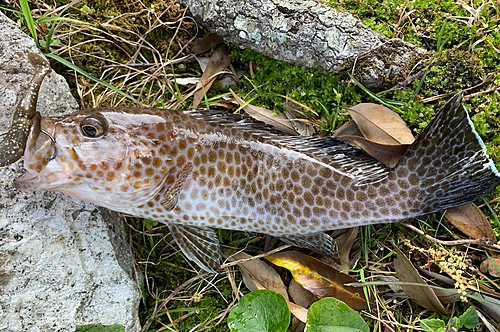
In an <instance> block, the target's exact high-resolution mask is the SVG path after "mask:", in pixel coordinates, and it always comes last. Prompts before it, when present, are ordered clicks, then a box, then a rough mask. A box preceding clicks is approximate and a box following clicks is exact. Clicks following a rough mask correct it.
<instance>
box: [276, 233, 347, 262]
mask: <svg viewBox="0 0 500 332" xmlns="http://www.w3.org/2000/svg"><path fill="white" fill-rule="evenodd" d="M280 239H281V240H282V241H283V242H285V243H287V244H291V245H292V246H296V247H300V248H304V249H309V250H312V251H314V252H317V253H318V254H321V255H325V256H328V257H331V258H336V257H337V256H338V247H337V243H336V242H335V240H334V239H333V238H332V237H331V236H330V235H328V234H326V233H323V232H319V233H314V234H309V235H287V236H286V237H281V238H280Z"/></svg>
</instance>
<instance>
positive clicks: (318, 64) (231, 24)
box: [179, 0, 426, 88]
mask: <svg viewBox="0 0 500 332" xmlns="http://www.w3.org/2000/svg"><path fill="white" fill-rule="evenodd" d="M179 2H180V3H181V4H183V5H185V6H186V7H188V9H189V11H190V15H191V16H192V17H194V18H195V19H196V20H197V21H198V22H199V23H200V24H202V25H203V26H205V27H206V28H207V29H208V30H209V31H210V32H212V33H216V34H218V35H219V36H221V37H222V38H223V39H224V41H226V42H227V43H230V44H234V45H237V46H239V47H241V48H250V49H252V50H254V51H256V52H259V53H262V54H264V55H266V56H268V57H270V58H273V59H276V60H283V61H286V62H290V63H292V64H295V65H299V66H306V67H311V68H320V69H324V70H327V71H331V72H338V71H341V70H352V69H354V73H355V75H356V77H357V78H358V79H359V80H360V81H361V82H362V83H363V84H364V85H365V86H367V87H369V88H374V87H381V86H392V85H395V84H396V82H398V81H402V80H404V79H405V78H406V76H407V75H408V73H409V71H410V69H411V68H413V66H414V65H415V64H416V63H417V62H418V61H420V60H421V59H422V58H423V57H425V56H426V55H425V53H426V51H425V50H423V49H421V48H418V47H416V46H415V45H412V44H410V43H406V42H404V41H402V40H390V39H388V38H387V37H385V36H383V35H381V34H378V33H376V32H374V31H372V30H371V29H370V28H368V27H367V26H366V25H364V24H363V23H361V22H359V21H358V20H357V19H355V18H354V17H353V16H352V15H351V14H350V13H344V12H340V11H338V10H335V9H333V8H331V7H329V6H327V5H324V4H322V3H321V2H320V1H318V2H317V1H305V0H265V1H261V0H179Z"/></svg>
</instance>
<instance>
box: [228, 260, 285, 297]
mask: <svg viewBox="0 0 500 332" xmlns="http://www.w3.org/2000/svg"><path fill="white" fill-rule="evenodd" d="M251 257H252V256H250V255H248V254H245V253H243V252H240V253H237V254H234V255H232V256H231V258H230V259H229V260H230V261H237V260H240V259H246V258H251ZM238 266H239V268H240V269H241V271H242V273H243V275H244V276H245V274H248V277H249V278H250V280H251V281H252V282H254V284H255V286H256V288H255V289H268V290H272V291H275V292H276V293H278V294H281V295H283V297H284V298H285V300H287V301H288V300H289V298H288V292H287V291H286V286H285V284H284V283H283V280H281V277H280V275H279V274H278V272H276V270H274V269H273V268H272V267H271V266H269V265H268V264H266V263H265V262H264V261H261V260H260V259H252V260H250V261H245V262H243V263H239V264H238ZM245 285H247V283H246V282H245ZM259 286H260V287H259ZM247 288H248V289H249V290H251V291H252V290H255V289H252V288H254V287H252V286H251V285H250V287H248V285H247Z"/></svg>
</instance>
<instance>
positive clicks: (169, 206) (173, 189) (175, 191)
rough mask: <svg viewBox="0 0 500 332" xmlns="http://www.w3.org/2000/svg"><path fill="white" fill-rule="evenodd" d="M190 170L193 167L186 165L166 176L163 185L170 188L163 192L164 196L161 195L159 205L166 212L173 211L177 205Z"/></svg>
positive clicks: (189, 164)
mask: <svg viewBox="0 0 500 332" xmlns="http://www.w3.org/2000/svg"><path fill="white" fill-rule="evenodd" d="M192 169H193V165H191V163H188V164H186V165H184V167H183V168H182V169H181V170H180V171H179V172H177V173H174V174H168V176H167V180H166V182H165V185H166V186H170V187H169V188H168V190H167V191H166V192H165V194H164V195H163V199H162V200H161V205H163V206H164V207H165V209H166V210H167V211H171V210H173V209H174V207H175V205H176V204H177V200H178V198H179V194H180V192H181V191H182V188H183V187H184V184H185V183H186V180H187V178H188V177H189V175H190V174H191V171H192Z"/></svg>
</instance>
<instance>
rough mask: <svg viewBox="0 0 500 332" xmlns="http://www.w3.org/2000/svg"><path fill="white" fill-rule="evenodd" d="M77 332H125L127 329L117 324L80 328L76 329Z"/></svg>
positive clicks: (92, 325)
mask: <svg viewBox="0 0 500 332" xmlns="http://www.w3.org/2000/svg"><path fill="white" fill-rule="evenodd" d="M76 332H125V327H124V326H123V325H121V324H115V325H101V324H91V325H84V326H80V327H78V328H77V329H76Z"/></svg>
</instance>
